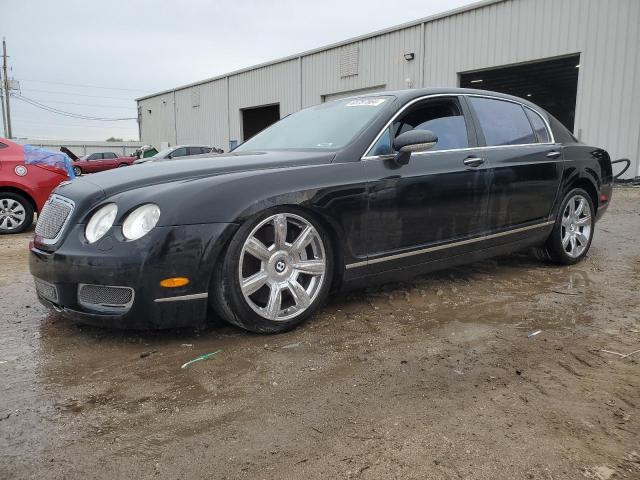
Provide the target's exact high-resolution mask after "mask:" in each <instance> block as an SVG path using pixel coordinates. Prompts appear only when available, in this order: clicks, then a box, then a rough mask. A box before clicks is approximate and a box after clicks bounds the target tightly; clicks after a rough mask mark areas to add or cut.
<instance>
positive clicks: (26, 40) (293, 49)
mask: <svg viewBox="0 0 640 480" xmlns="http://www.w3.org/2000/svg"><path fill="white" fill-rule="evenodd" d="M469 3H472V1H471V0H404V1H403V2H402V3H401V4H394V2H389V0H317V1H314V2H310V1H304V0H297V1H296V0H282V1H275V0H216V1H212V0H186V1H171V2H170V1H165V0H162V1H161V0H155V1H152V0H102V1H88V0H75V1H73V0H59V1H51V0H0V36H4V37H6V40H7V49H8V53H9V55H10V57H11V58H10V59H9V64H10V66H11V72H10V74H9V77H13V78H15V79H16V80H18V81H19V82H20V86H21V92H20V93H21V94H22V95H23V96H24V97H26V98H28V99H32V100H35V101H37V102H39V103H41V104H44V105H46V106H49V107H53V108H56V109H59V110H63V111H66V112H71V113H75V114H81V115H85V116H91V117H100V118H126V117H135V116H136V104H135V102H134V98H136V97H140V96H143V95H145V94H149V93H154V92H157V91H160V90H165V89H169V88H173V87H176V86H178V85H182V84H186V83H191V82H194V81H198V80H202V79H205V78H208V77H212V76H216V75H219V74H223V73H226V72H229V71H232V70H237V69H239V68H243V67H248V66H251V65H254V64H257V63H261V62H266V61H269V60H273V59H276V58H279V57H283V56H287V55H290V54H294V53H298V52H302V51H304V50H309V49H312V48H316V47H320V46H322V45H326V44H330V43H333V42H338V41H341V40H344V39H347V38H349V37H353V36H356V35H361V34H366V33H369V32H372V31H374V30H379V29H383V28H387V27H390V26H393V25H397V24H400V23H403V22H407V21H411V20H415V19H418V18H421V17H425V16H428V15H432V14H434V13H439V12H443V11H446V10H450V9H452V8H456V7H459V6H461V5H465V4H469ZM400 5H401V6H400ZM11 108H12V119H13V122H12V123H13V134H14V136H17V137H28V138H42V139H66V140H105V139H106V138H108V137H110V136H114V137H119V138H124V139H125V140H137V138H138V127H137V123H136V121H135V120H127V121H119V122H103V121H94V120H81V119H77V118H68V117H64V116H60V115H57V114H54V113H49V112H47V111H44V110H42V109H39V108H37V107H34V106H32V105H29V104H27V103H24V102H23V101H20V100H18V99H12V102H11ZM0 134H1V133H0Z"/></svg>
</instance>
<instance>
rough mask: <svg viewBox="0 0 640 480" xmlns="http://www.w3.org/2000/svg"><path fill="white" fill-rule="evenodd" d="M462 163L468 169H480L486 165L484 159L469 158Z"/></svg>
mask: <svg viewBox="0 0 640 480" xmlns="http://www.w3.org/2000/svg"><path fill="white" fill-rule="evenodd" d="M462 163H464V164H465V165H466V166H467V167H479V166H480V165H482V164H483V163H484V158H480V157H467V158H465V159H464V160H463V161H462Z"/></svg>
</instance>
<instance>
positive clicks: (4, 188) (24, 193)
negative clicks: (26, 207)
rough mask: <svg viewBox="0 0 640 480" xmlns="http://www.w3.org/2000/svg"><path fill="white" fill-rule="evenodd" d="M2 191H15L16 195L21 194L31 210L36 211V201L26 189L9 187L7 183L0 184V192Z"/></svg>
mask: <svg viewBox="0 0 640 480" xmlns="http://www.w3.org/2000/svg"><path fill="white" fill-rule="evenodd" d="M2 192H8V193H15V194H18V195H22V196H23V197H24V198H26V199H27V201H28V202H29V204H30V205H31V207H32V208H33V211H34V212H36V213H38V205H37V204H36V202H35V200H34V199H33V197H32V196H31V195H30V194H29V193H28V192H27V191H25V190H22V189H21V188H17V187H11V186H8V185H0V193H2Z"/></svg>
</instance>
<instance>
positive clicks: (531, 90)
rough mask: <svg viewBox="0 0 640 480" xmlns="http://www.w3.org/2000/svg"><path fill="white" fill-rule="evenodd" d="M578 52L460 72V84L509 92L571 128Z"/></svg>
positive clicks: (574, 110) (576, 88) (574, 103)
mask: <svg viewBox="0 0 640 480" xmlns="http://www.w3.org/2000/svg"><path fill="white" fill-rule="evenodd" d="M579 65H580V55H572V56H570V57H563V58H557V59H554V60H545V61H540V62H534V63H527V64H523V65H516V66H513V67H500V68H493V69H490V70H482V71H478V72H470V73H461V74H460V86H461V87H464V88H479V89H482V90H493V91H495V92H501V93H508V94H510V95H515V96H517V97H521V98H524V99H526V100H529V101H531V102H533V103H535V104H536V105H539V106H541V107H542V108H544V109H545V110H547V111H548V112H549V113H550V114H551V115H553V116H554V117H556V118H557V119H558V120H560V121H561V122H562V123H563V125H564V126H565V127H567V128H568V129H569V130H571V131H573V123H574V120H575V112H576V95H577V92H578V74H579V72H580V68H579Z"/></svg>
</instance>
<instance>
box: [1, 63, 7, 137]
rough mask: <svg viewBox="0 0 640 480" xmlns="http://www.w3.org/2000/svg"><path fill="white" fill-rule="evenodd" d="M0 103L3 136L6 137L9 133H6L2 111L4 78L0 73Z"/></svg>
mask: <svg viewBox="0 0 640 480" xmlns="http://www.w3.org/2000/svg"><path fill="white" fill-rule="evenodd" d="M0 105H2V128H3V129H4V136H5V138H7V137H8V136H9V134H8V133H7V116H6V115H5V113H4V80H2V75H0Z"/></svg>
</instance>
